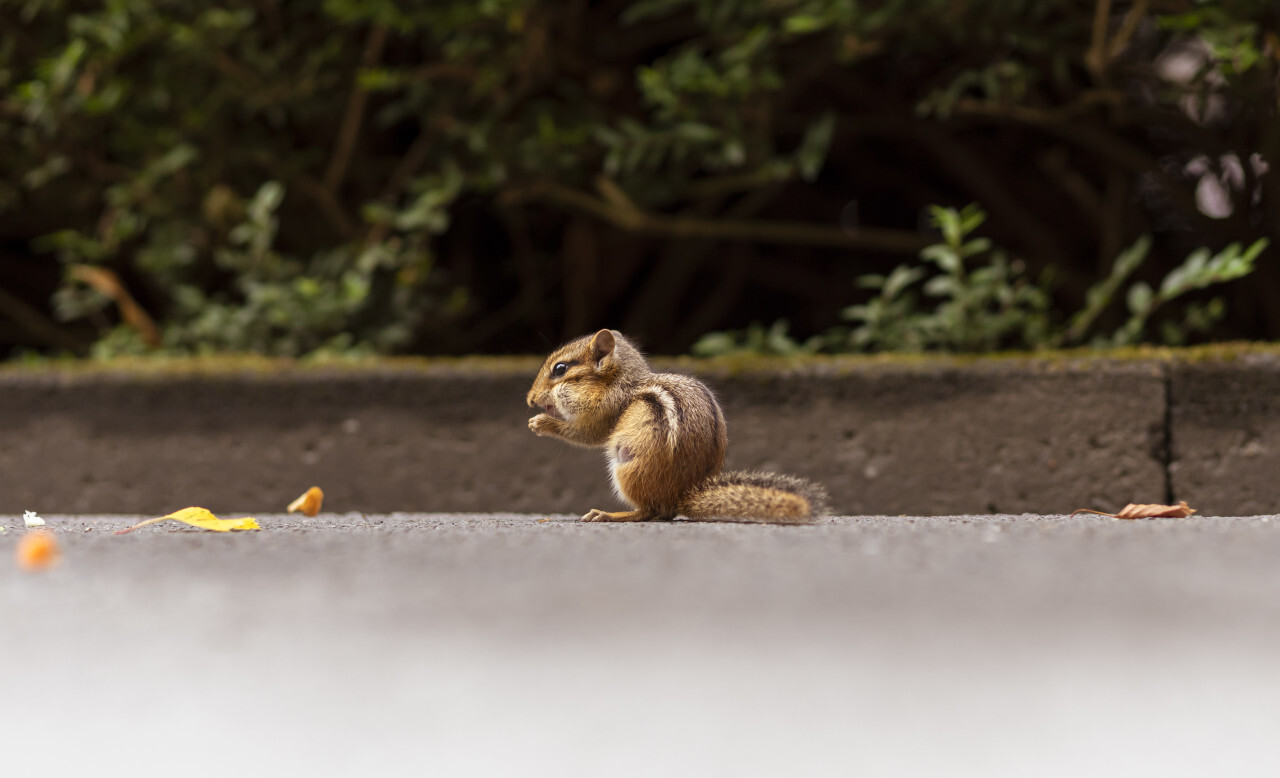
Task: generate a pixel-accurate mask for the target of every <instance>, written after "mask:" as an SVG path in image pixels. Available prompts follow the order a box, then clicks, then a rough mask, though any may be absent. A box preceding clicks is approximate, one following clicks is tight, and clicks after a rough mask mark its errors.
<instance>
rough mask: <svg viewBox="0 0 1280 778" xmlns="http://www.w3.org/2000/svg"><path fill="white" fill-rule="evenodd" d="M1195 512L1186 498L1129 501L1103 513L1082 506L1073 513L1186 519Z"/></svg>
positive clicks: (1116, 516) (1116, 517)
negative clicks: (1174, 502)
mask: <svg viewBox="0 0 1280 778" xmlns="http://www.w3.org/2000/svg"><path fill="white" fill-rule="evenodd" d="M1195 512H1196V509H1195V508H1192V507H1191V506H1190V505H1187V501H1186V500H1182V501H1181V502H1179V503H1178V504H1177V505H1147V504H1142V505H1139V504H1136V503H1129V504H1128V505H1126V506H1124V508H1122V509H1121V510H1120V512H1119V513H1103V512H1102V511H1092V510H1089V509H1088V508H1081V509H1080V510H1078V511H1076V512H1075V513H1073V514H1071V515H1072V516H1074V515H1076V513H1096V514H1097V515H1099V516H1110V517H1111V518H1113V519H1185V518H1187V517H1188V516H1190V515H1191V514H1193V513H1195Z"/></svg>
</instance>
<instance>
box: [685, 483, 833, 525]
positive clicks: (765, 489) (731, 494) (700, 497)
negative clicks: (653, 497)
mask: <svg viewBox="0 0 1280 778" xmlns="http://www.w3.org/2000/svg"><path fill="white" fill-rule="evenodd" d="M827 511H828V507H827V490H826V489H824V488H822V487H821V486H819V485H818V484H815V483H813V482H812V481H806V480H805V479H803V478H796V477H795V476H790V475H779V474H777V473H748V472H743V471H735V472H730V473H721V474H720V475H717V476H715V477H713V478H710V479H708V480H706V481H704V482H703V483H701V484H699V485H698V486H696V487H694V488H693V489H692V490H691V491H690V492H689V493H688V494H687V495H685V497H684V499H683V500H681V502H680V513H681V514H682V515H684V516H687V517H689V518H690V519H697V520H701V521H753V522H756V521H758V522H773V523H777V524H802V523H805V522H809V521H813V520H814V519H816V518H818V517H819V516H825V515H826V514H827Z"/></svg>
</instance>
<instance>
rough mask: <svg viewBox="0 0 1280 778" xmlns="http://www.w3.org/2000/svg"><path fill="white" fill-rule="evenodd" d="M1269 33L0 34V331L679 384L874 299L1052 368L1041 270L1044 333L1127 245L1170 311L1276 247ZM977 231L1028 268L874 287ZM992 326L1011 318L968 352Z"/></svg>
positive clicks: (1223, 13)
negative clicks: (673, 375) (401, 358)
mask: <svg viewBox="0 0 1280 778" xmlns="http://www.w3.org/2000/svg"><path fill="white" fill-rule="evenodd" d="M1099 14H1101V15H1099ZM1278 15H1280V12H1278V11H1277V9H1276V6H1275V4H1274V3H1273V2H1270V0H1265V1H1264V0H1246V1H1245V2H1239V3H1232V4H1218V3H1209V2H1204V3H1202V2H1189V1H1187V2H1182V1H1181V0H1175V2H1171V3H1161V4H1145V3H1134V4H1127V5H1126V4H1109V3H1099V4H1096V5H1095V4H1092V3H1079V2H1074V1H1073V0H1044V1H1043V2H1037V3H1025V2H1021V0H1016V1H1015V0H990V2H983V3H970V4H957V3H954V2H951V0H921V1H920V2H915V3H887V4H885V3H870V4H866V3H857V4H854V3H847V2H843V1H842V0H784V1H783V2H776V1H775V0H736V1H735V2H723V0H637V1H636V2H629V3H627V2H624V3H571V4H565V3H560V2H552V0H480V1H479V2H460V1H459V0H440V1H439V2H431V3H419V4H398V3H391V2H387V1H386V0H373V2H360V3H357V2H353V0H300V1H299V2H291V3H266V4H264V3H257V2H248V1H247V0H231V2H229V3H224V4H220V5H219V6H218V7H216V8H214V7H207V6H204V5H199V4H194V5H184V4H177V3H171V2H163V1H162V0H113V2H110V3H106V4H101V3H98V4H94V3H86V2H82V1H80V0H0V95H3V96H2V97H0V251H3V252H4V257H5V258H6V260H10V259H12V260H13V261H12V262H6V263H0V293H2V294H0V321H3V322H5V323H13V324H14V325H16V328H17V331H16V332H15V331H13V330H12V329H10V330H4V329H0V334H5V335H7V337H8V341H7V342H10V343H12V344H14V345H15V346H17V347H31V346H34V347H40V348H46V349H58V348H64V347H66V344H68V343H72V344H79V346H80V348H81V349H82V350H83V349H84V348H85V347H86V346H87V344H90V343H97V344H98V346H97V348H98V351H99V352H100V353H112V352H119V351H127V350H143V349H153V348H156V347H160V348H165V349H170V350H177V351H202V350H211V349H212V350H217V349H236V350H242V349H243V350H253V351H262V352H267V353H274V354H303V353H310V352H313V351H316V350H326V349H330V350H332V349H337V350H350V349H364V350H371V351H380V352H386V351H419V352H448V351H463V350H522V351H537V350H541V349H542V348H543V347H544V346H545V342H544V339H546V340H553V339H556V338H560V337H564V336H567V335H571V334H577V333H579V332H581V331H584V330H586V329H590V328H593V327H596V326H601V325H606V324H607V325H611V326H622V327H625V328H627V329H628V330H630V331H633V332H635V333H636V334H637V335H638V336H639V337H641V338H642V339H643V340H645V342H646V343H648V344H650V345H651V346H652V347H654V348H656V349H658V350H667V351H675V350H682V349H683V348H685V347H686V346H687V345H688V344H689V343H692V342H693V340H694V339H695V338H696V337H697V336H698V335H700V334H701V333H703V332H705V331H707V330H709V329H716V328H726V327H733V326H742V325H744V324H745V323H747V322H749V321H751V320H752V319H759V320H774V319H778V318H781V317H783V316H789V317H790V318H791V319H792V320H793V321H795V322H796V324H797V327H798V329H799V330H800V331H802V332H804V333H814V332H822V331H825V330H826V329H828V328H829V327H830V325H831V324H832V323H833V322H835V321H836V320H837V319H838V318H839V313H840V311H841V309H843V308H845V307H848V305H849V303H850V300H849V299H848V294H847V290H848V283H847V282H850V281H852V280H853V279H855V278H858V277H861V276H867V275H874V274H879V275H881V276H884V278H885V283H884V285H882V286H880V287H876V288H872V289H865V290H864V292H863V293H864V295H866V299H863V300H858V301H856V302H858V303H859V304H860V305H865V306H870V307H868V308H866V309H865V313H866V314H868V315H871V314H873V313H874V314H875V315H876V316H879V317H880V319H879V320H880V321H882V322H885V324H884V326H883V327H881V330H879V331H878V332H879V334H877V335H876V336H875V337H876V338H878V339H879V340H877V343H881V344H887V343H889V342H890V341H892V340H893V339H895V338H899V339H904V345H905V347H920V348H926V347H930V348H931V347H935V346H926V345H924V342H923V341H921V342H919V343H917V344H916V345H915V346H913V345H912V344H911V342H910V341H911V339H913V338H917V339H918V338H925V339H926V340H928V339H933V340H932V341H929V342H933V341H936V340H937V339H938V338H946V337H953V336H954V337H962V338H963V340H964V342H958V343H954V344H952V345H951V346H950V347H963V348H970V347H975V346H976V345H977V344H981V343H984V342H985V343H993V342H995V343H1004V342H1006V341H1016V340H1017V339H1018V338H1023V339H1031V340H1036V339H1039V338H1040V337H1041V335H1040V334H1037V333H1036V332H1034V331H1032V332H1028V331H1026V328H1027V327H1031V326H1033V325H1034V326H1041V325H1040V324H1037V323H1036V322H1038V321H1039V319H1038V318H1037V315H1038V314H1036V315H1033V314H1035V311H1036V310H1038V309H1036V308H1035V306H1037V305H1040V303H1041V302H1042V300H1041V299H1040V298H1039V297H1037V295H1038V292H1037V291H1036V290H1037V289H1042V288H1043V287H1042V285H1041V284H1040V282H1039V281H1035V282H1031V281H1029V280H1027V279H1031V278H1037V279H1039V278H1043V277H1044V273H1045V271H1046V269H1047V268H1048V267H1049V266H1053V267H1054V268H1056V269H1057V272H1058V276H1057V280H1058V284H1057V285H1056V286H1055V287H1054V289H1055V296H1054V299H1052V300H1049V301H1047V302H1046V303H1045V304H1046V305H1048V306H1049V310H1050V311H1052V310H1058V309H1062V308H1063V307H1064V306H1066V308H1067V309H1072V308H1083V307H1084V305H1085V304H1084V303H1083V302H1082V301H1083V300H1084V296H1085V294H1086V292H1087V291H1088V289H1089V288H1090V287H1091V286H1092V285H1093V284H1094V281H1095V279H1096V278H1097V277H1098V275H1099V269H1098V268H1097V267H1096V266H1095V265H1096V262H1097V260H1098V258H1099V257H1105V258H1106V259H1108V260H1109V259H1110V258H1111V257H1113V256H1115V255H1116V254H1117V253H1118V252H1119V251H1120V249H1121V248H1122V247H1123V246H1124V245H1126V244H1132V243H1133V242H1134V241H1135V240H1136V239H1137V238H1138V236H1140V235H1144V234H1149V235H1151V236H1152V239H1151V242H1150V244H1149V248H1148V250H1147V256H1148V259H1147V265H1146V266H1145V268H1144V272H1146V273H1147V274H1148V275H1149V276H1150V277H1156V276H1162V275H1167V274H1168V272H1169V271H1170V270H1172V269H1173V267H1174V266H1175V265H1177V264H1178V263H1179V262H1181V261H1182V258H1183V257H1184V256H1186V254H1187V252H1188V251H1189V250H1191V249H1192V248H1194V247H1196V246H1202V245H1214V246H1219V245H1227V244H1229V243H1233V242H1238V243H1249V242H1252V241H1253V240H1255V239H1256V238H1257V237H1258V236H1259V235H1268V236H1271V235H1274V233H1275V232H1276V231H1277V230H1280V218H1277V217H1276V214H1277V213H1278V211H1277V208H1280V185H1277V180H1276V176H1275V175H1274V173H1269V172H1267V170H1268V167H1267V166H1268V165H1271V166H1274V165H1275V164H1276V151H1275V150H1276V149H1277V148H1280V145H1278V144H1280V139H1278V138H1280V128H1278V127H1280V124H1278V123H1277V122H1276V120H1275V110H1274V106H1275V105H1276V100H1277V95H1276V81H1277V78H1276V74H1277V68H1278V65H1280V60H1278V58H1277V45H1278V44H1277V43H1276V40H1275V37H1274V34H1273V33H1272V32H1271V31H1273V30H1275V29H1276V28H1277V27H1278V26H1280V24H1278V22H1280V19H1278V18H1277V17H1278ZM1197 198H1200V200H1203V201H1204V202H1198V200H1197ZM973 200H978V201H981V202H983V203H984V204H985V205H986V207H987V209H988V212H989V213H990V215H991V219H990V222H989V224H988V225H987V229H988V231H989V232H990V237H991V239H992V240H993V241H994V242H996V243H999V244H1000V245H1002V246H1008V247H1009V254H1008V255H1009V256H1014V255H1016V256H1019V257H1022V258H1023V262H1024V263H1025V267H1021V266H1019V265H1018V264H1017V263H1016V262H1013V261H1009V263H1008V264H1007V265H1000V264H999V261H998V258H999V256H1000V254H999V253H998V252H994V251H991V252H982V253H981V254H980V255H974V256H970V257H964V259H965V261H966V263H968V264H967V267H966V269H965V271H964V275H963V277H962V278H961V277H958V276H955V274H954V273H951V272H948V271H946V270H945V269H943V272H941V273H940V274H938V273H934V274H933V275H932V276H931V277H930V279H929V280H925V279H924V278H923V277H921V278H920V279H919V283H920V284H925V285H929V289H925V288H924V287H923V286H920V287H919V288H918V289H917V288H916V286H914V285H913V284H907V283H905V280H906V278H907V276H904V275H902V274H901V273H899V274H898V275H896V276H895V274H894V271H893V268H894V267H896V266H897V265H899V264H901V262H902V259H903V257H904V256H907V257H909V256H912V255H914V254H915V253H916V252H917V251H918V250H919V248H920V247H921V245H922V244H923V243H924V242H926V241H925V239H924V238H922V236H921V235H920V232H919V230H918V229H917V224H918V223H919V220H920V214H922V213H924V212H925V209H926V207H927V205H928V204H931V203H939V202H940V203H944V204H947V203H949V204H960V203H965V202H969V201H973ZM1210 201H1211V202H1210ZM842 215H843V216H842ZM1218 217H1221V218H1218ZM940 251H941V250H940ZM979 258H982V259H983V261H987V260H990V262H991V263H992V265H991V267H990V268H985V269H984V268H980V267H979V266H978V265H977V264H976V261H977V260H978V259H979ZM1210 259H1211V258H1209V257H1206V259H1205V261H1206V263H1209V260H1210ZM939 260H942V261H949V260H945V258H944V256H943V255H942V254H938V255H937V256H935V257H933V258H926V262H927V263H928V265H927V266H926V268H925V269H926V270H928V268H929V267H932V268H936V269H942V268H941V266H940V265H939V264H938V261H939ZM90 271H95V272H90ZM904 272H907V273H911V271H904ZM1256 273H1257V275H1258V277H1259V282H1258V283H1257V284H1252V285H1248V286H1245V285H1236V286H1235V287H1233V288H1232V289H1231V291H1230V297H1231V305H1230V306H1229V310H1230V312H1231V313H1230V315H1231V316H1234V317H1236V318H1235V319H1234V320H1231V321H1223V322H1222V323H1221V326H1224V327H1228V328H1229V329H1228V331H1229V332H1234V333H1247V334H1251V335H1265V336H1270V337H1280V310H1277V309H1276V307H1275V306H1273V305H1270V301H1269V300H1268V299H1267V298H1266V295H1265V294H1264V291H1263V290H1265V289H1268V288H1274V287H1275V285H1276V284H1277V283H1280V270H1278V269H1277V267H1275V266H1274V263H1272V264H1267V263H1259V265H1258V268H1257V270H1256ZM915 274H917V275H918V273H915ZM86 279H95V280H96V281H95V282H92V283H91V282H89V281H87V280H86ZM889 279H894V283H893V284H892V286H893V287H895V289H898V288H900V289H898V291H900V292H901V294H903V295H905V294H907V293H908V292H909V293H910V294H911V295H916V296H918V295H921V294H923V295H924V296H926V297H929V296H930V291H929V290H930V289H931V290H933V291H935V292H941V291H943V287H944V286H946V285H948V284H952V285H954V284H958V283H963V284H965V286H964V288H963V289H959V288H957V289H953V290H952V292H953V293H949V296H945V297H937V298H932V297H931V298H930V299H935V300H938V301H941V302H942V303H943V305H942V306H939V307H938V308H937V309H936V310H934V309H933V308H929V307H927V306H924V307H919V308H916V309H914V310H916V311H917V312H923V311H927V312H928V315H930V316H934V317H938V316H951V317H959V318H958V319H957V321H960V322H967V324H964V325H963V326H961V329H960V330H955V329H954V328H953V329H951V330H948V332H951V333H952V334H951V335H941V334H938V332H940V330H938V327H939V326H940V324H939V321H940V320H937V319H936V318H935V320H934V322H933V324H929V325H928V326H925V325H924V324H921V326H920V327H916V326H914V325H912V326H909V327H906V329H903V330H902V331H901V332H898V333H896V334H895V333H892V332H890V331H889V330H887V329H884V328H885V327H889V326H890V325H889V324H888V323H887V322H889V321H890V318H891V317H887V313H888V312H887V311H885V310H880V311H873V309H874V307H875V306H876V305H878V304H880V303H877V302H876V300H882V299H885V295H884V292H885V291H886V289H888V288H889V286H890V285H889ZM947 279H950V280H947ZM55 286H56V287H57V288H58V291H57V294H56V297H55V302H56V313H57V314H58V316H57V318H58V321H57V322H54V321H52V320H51V319H50V316H49V314H50V308H49V305H48V303H47V296H48V293H49V290H50V288H52V287H55ZM1131 288H1133V287H1131ZM1007 292H1008V293H1013V294H1014V295H1015V297H1018V301H1016V302H1009V301H1000V300H996V299H995V296H996V295H998V294H1004V293H1007ZM1134 294H1137V295H1139V296H1141V292H1136V293H1134ZM984 297H985V298H987V299H986V302H985V303H984V304H983V305H984V306H987V307H990V306H995V305H999V306H1005V309H1006V310H1007V312H1009V316H1010V317H1012V318H1009V317H1006V318H1005V319H1002V320H1000V321H998V322H995V321H993V320H992V319H991V317H990V316H988V315H985V314H984V315H982V316H979V312H980V311H981V310H985V309H984V308H982V307H981V306H978V305H977V301H978V300H979V299H983V298H984ZM890 298H892V299H893V300H895V301H896V302H895V305H898V306H899V307H900V308H901V307H902V306H903V305H904V303H905V301H906V299H907V298H906V297H900V296H899V295H898V294H894V295H890ZM1165 299H1168V298H1167V295H1164V293H1163V292H1161V291H1159V290H1153V291H1152V300H1155V301H1160V302H1163V301H1164V300H1165ZM1138 302H1142V300H1140V299H1139V300H1138ZM887 304H888V302H885V303H883V304H882V305H887ZM903 310H907V309H906V308H903ZM1214 310H1216V309H1209V308H1206V309H1205V310H1204V315H1205V316H1206V317H1210V314H1212V313H1213V312H1214ZM673 312H676V313H675V314H674V315H673ZM142 317H148V318H149V319H150V320H152V321H153V323H154V331H155V332H156V333H158V335H156V336H155V337H152V336H151V335H149V334H148V333H149V332H151V330H149V329H148V328H147V327H146V326H142V325H141V324H139V322H142V321H145V319H144V318H142ZM1050 319H1052V316H1050ZM980 321H981V322H986V324H984V325H983V326H984V327H985V326H987V325H990V326H992V327H994V328H995V329H993V330H988V331H979V328H977V324H976V322H980ZM854 324H855V325H856V327H855V329H858V328H862V327H866V326H870V325H869V322H868V321H867V320H856V321H855V322H854ZM877 326H880V325H877ZM929 327H933V328H934V329H933V330H929ZM1146 328H1147V325H1146V324H1142V325H1139V327H1138V329H1139V330H1142V331H1145V330H1146ZM866 332H869V330H867V331H866ZM929 332H932V333H933V334H928V333H929ZM961 333H963V334H962V335H961ZM970 339H972V340H970ZM157 344H158V346H157ZM864 345H865V346H866V347H869V346H870V344H869V343H868V344H864ZM877 347H879V346H877ZM938 347H940V345H939V346H938Z"/></svg>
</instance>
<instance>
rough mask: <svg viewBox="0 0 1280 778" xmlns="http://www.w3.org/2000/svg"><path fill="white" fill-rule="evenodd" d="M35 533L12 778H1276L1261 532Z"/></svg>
mask: <svg viewBox="0 0 1280 778" xmlns="http://www.w3.org/2000/svg"><path fill="white" fill-rule="evenodd" d="M207 507H211V508H215V509H216V506H207ZM217 512H218V514H219V515H220V516H223V517H234V516H240V515H244V514H238V513H231V512H223V511H220V510H219V511H217ZM44 518H45V519H46V520H47V522H48V528H49V529H51V530H52V531H54V532H55V533H56V535H57V537H58V539H59V541H60V545H61V549H62V558H61V562H60V563H59V564H58V565H57V566H56V567H55V568H53V569H51V570H48V571H43V572H24V571H22V570H20V569H19V568H18V566H17V565H16V564H15V562H14V551H15V546H16V544H17V542H18V539H19V538H20V536H21V535H22V534H23V533H24V531H25V530H24V529H23V521H22V518H21V517H18V516H5V517H0V527H4V528H5V532H3V533H0V630H2V632H0V634H2V635H3V640H0V754H3V757H2V758H3V762H4V764H5V767H4V768H3V769H0V773H3V774H4V775H13V776H24V777H25V776H46V775H47V776H84V775H92V776H115V775H120V776H125V775H127V776H148V775H162V774H163V775H182V776H204V775H209V776H214V775H217V776H225V775H230V774H244V775H287V776H293V775H301V776H329V775H333V776H345V775H359V776H368V775H432V776H473V775H474V776H544V775H545V776H809V775H812V776H826V775H830V776H851V775H859V776H928V775H938V776H970V775H972V776H1078V775H1123V776H1144V775H1151V776H1162V777H1165V778H1167V777H1168V776H1184V775H1185V776H1202V775H1215V776H1255V775H1256V776H1270V775H1280V738H1278V737H1277V732H1278V731H1280V661H1277V657H1278V656H1280V518H1277V517H1268V516H1255V517H1245V518H1213V517H1208V518H1200V517H1193V518H1190V519H1183V520H1148V521H1115V520H1111V519H1107V518H1101V517H1092V516H1082V517H1076V518H1066V517H1060V516H1058V517H1043V516H1030V515H1027V516H956V517H939V518H913V517H840V518H833V519H827V520H824V521H822V522H820V523H818V524H815V525H812V526H801V527H776V526H757V525H742V524H694V523H687V522H673V523H662V524H622V525H610V524H583V523H580V522H578V521H576V519H573V518H571V517H565V516H556V517H550V518H549V519H547V517H543V516H536V515H514V514H483V515H480V514H470V515H458V514H392V515H362V514H342V515H338V514H322V515H321V516H319V517H317V518H315V519H306V518H298V517H293V516H290V517H286V516H282V515H259V516H258V518H259V520H260V521H261V524H262V527H263V529H262V530H261V531H258V532H244V533H233V534H217V533H210V532H202V531H198V530H192V529H187V528H184V527H182V526H181V525H177V524H174V523H172V522H166V523H162V524H159V525H154V526H151V527H147V528H144V529H140V530H138V531H136V532H134V533H131V534H128V535H115V534H113V531H114V530H116V529H120V528H123V527H126V526H129V525H130V524H132V523H133V522H135V521H137V520H138V519H140V518H145V517H121V516H112V517H88V516H49V515H45V517H44ZM542 519H547V520H542Z"/></svg>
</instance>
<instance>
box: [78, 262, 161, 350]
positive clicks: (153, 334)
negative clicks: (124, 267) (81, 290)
mask: <svg viewBox="0 0 1280 778" xmlns="http://www.w3.org/2000/svg"><path fill="white" fill-rule="evenodd" d="M70 272H71V277H72V278H74V279H76V280H77V281H83V282H84V283H86V284H88V285H89V286H91V287H93V288H94V289H96V290H97V291H98V292H100V293H102V294H104V295H106V296H107V297H110V298H111V300H112V301H113V302H114V303H115V304H116V307H117V308H119V309H120V318H122V319H124V321H125V323H126V324H128V325H129V326H130V327H133V328H134V329H135V330H137V331H138V334H139V335H140V336H141V337H142V341H143V342H144V343H146V344H147V345H148V346H153V347H154V346H159V345H160V330H159V328H158V327H156V323H155V322H154V321H153V320H152V319H151V317H150V316H148V315H147V312H146V311H144V310H143V309H142V306H141V305H138V303H137V301H136V300H134V299H133V295H131V294H129V290H128V289H126V288H125V286H124V284H123V283H122V282H121V281H120V277H119V276H117V275H116V274H115V273H113V272H111V271H110V270H107V269H106V268H102V267H94V266H93V265H72V266H71V271H70Z"/></svg>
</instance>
